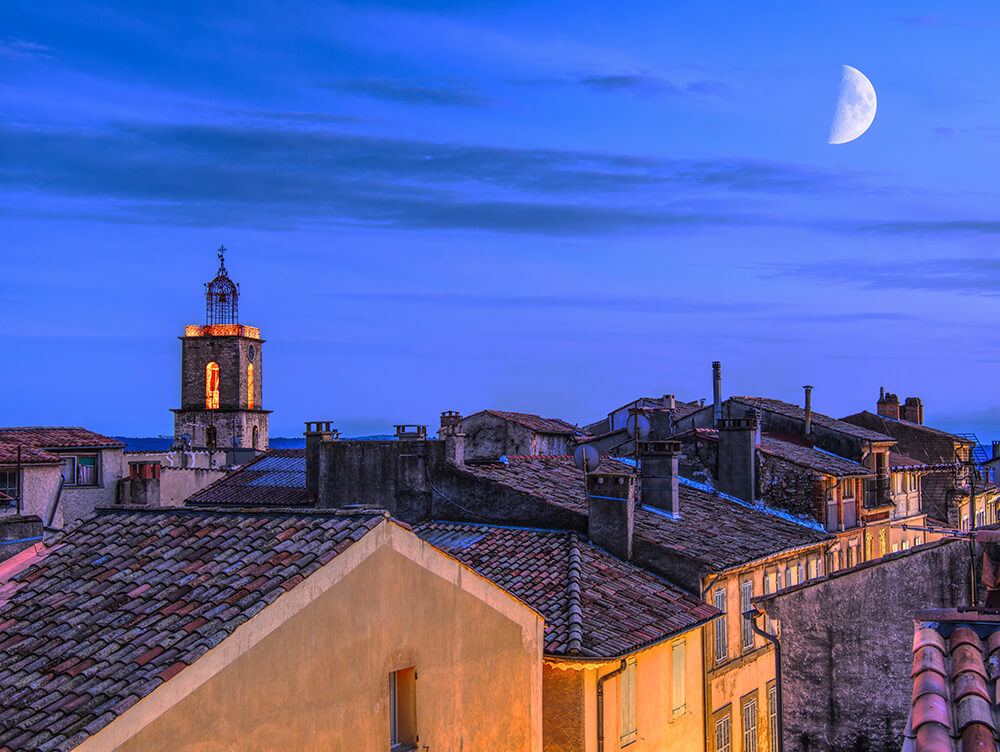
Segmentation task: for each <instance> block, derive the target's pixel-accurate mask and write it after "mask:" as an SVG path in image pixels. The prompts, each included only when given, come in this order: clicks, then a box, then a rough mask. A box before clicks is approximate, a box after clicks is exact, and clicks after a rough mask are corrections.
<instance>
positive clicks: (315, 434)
mask: <svg viewBox="0 0 1000 752" xmlns="http://www.w3.org/2000/svg"><path fill="white" fill-rule="evenodd" d="M332 425H333V421H332V420H307V421H306V430H305V434H304V435H305V437H306V490H307V491H308V492H309V493H311V494H312V495H313V498H314V499H318V498H319V445H320V444H321V443H322V442H323V439H324V438H326V440H327V441H333V440H334V439H336V438H337V437H338V436H340V431H338V430H336V429H335V428H332V427H331V426H332Z"/></svg>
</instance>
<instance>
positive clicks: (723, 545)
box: [462, 456, 831, 570]
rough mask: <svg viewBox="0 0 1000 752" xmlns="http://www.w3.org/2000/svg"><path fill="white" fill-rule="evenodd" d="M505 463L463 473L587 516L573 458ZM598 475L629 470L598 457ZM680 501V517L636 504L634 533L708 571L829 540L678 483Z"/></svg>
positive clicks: (477, 466) (521, 459) (476, 466)
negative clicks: (694, 562)
mask: <svg viewBox="0 0 1000 752" xmlns="http://www.w3.org/2000/svg"><path fill="white" fill-rule="evenodd" d="M507 460H508V461H507V463H502V462H488V463H477V464H467V465H465V466H464V467H463V468H462V469H463V470H464V471H465V472H468V473H471V474H473V475H476V476H478V477H481V478H487V479H489V480H492V481H495V482H497V483H501V484H503V485H505V486H508V487H510V488H513V489H515V490H518V491H521V492H523V493H527V494H531V495H533V496H537V497H539V498H541V499H543V500H545V501H547V502H549V503H552V504H556V505H558V506H562V507H565V508H567V509H571V510H573V511H576V512H579V513H582V514H586V513H587V511H588V509H587V494H586V487H585V485H584V480H583V475H582V474H581V473H580V471H579V470H578V469H577V467H576V465H575V464H574V462H573V458H572V457H561V456H539V457H508V458H507ZM598 471H600V472H620V473H631V472H632V471H633V468H632V466H631V465H629V464H627V463H625V462H621V461H620V460H616V459H613V458H611V457H602V458H601V464H600V466H599V468H598ZM680 497H681V518H680V519H674V518H672V517H670V516H669V515H668V514H666V513H664V512H662V511H660V510H657V509H654V508H653V507H647V506H642V505H640V506H639V507H638V508H637V509H636V514H635V531H636V534H637V535H639V536H640V537H643V538H645V539H647V540H649V541H653V542H655V543H657V544H659V545H661V546H666V547H669V548H672V549H674V550H677V551H679V552H681V553H683V554H685V555H687V556H690V557H691V558H693V559H696V560H698V561H701V562H704V564H705V565H707V566H708V567H709V568H711V569H715V570H721V569H726V568H728V567H731V566H736V565H739V564H745V563H748V562H751V561H756V560H758V559H762V558H765V557H767V556H771V555H773V554H776V553H780V552H782V551H786V550H789V549H793V548H799V547H802V546H808V545H818V544H820V543H822V542H823V541H825V540H830V539H831V536H830V535H829V534H828V533H824V532H821V531H818V530H815V529H812V528H809V527H805V526H803V525H800V524H797V523H796V522H793V521H790V520H789V519H787V518H786V517H783V516H780V515H775V514H770V513H768V512H766V511H761V510H760V509H758V508H755V507H751V506H748V505H745V504H741V503H738V502H736V501H733V500H730V499H729V498H727V497H725V496H721V495H719V494H716V493H712V492H709V491H704V490H701V489H699V488H695V487H692V486H690V485H684V484H682V485H681V487H680Z"/></svg>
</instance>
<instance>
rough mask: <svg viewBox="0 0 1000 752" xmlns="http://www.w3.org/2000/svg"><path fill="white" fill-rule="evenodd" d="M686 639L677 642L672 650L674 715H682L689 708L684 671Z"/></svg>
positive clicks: (671, 667)
mask: <svg viewBox="0 0 1000 752" xmlns="http://www.w3.org/2000/svg"><path fill="white" fill-rule="evenodd" d="M684 650H685V645H684V640H681V641H680V642H675V643H674V646H673V648H671V650H670V670H671V672H672V674H673V682H672V687H673V689H672V693H673V700H672V703H673V706H674V715H675V716H677V715H681V714H683V713H684V712H685V711H686V710H687V695H686V693H685V687H684V671H685V656H684Z"/></svg>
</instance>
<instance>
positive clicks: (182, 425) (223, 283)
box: [173, 247, 271, 451]
mask: <svg viewBox="0 0 1000 752" xmlns="http://www.w3.org/2000/svg"><path fill="white" fill-rule="evenodd" d="M225 251H226V249H225V247H220V248H219V271H218V272H217V273H216V275H215V279H213V280H212V281H211V282H208V283H207V284H206V285H205V325H204V326H200V325H197V324H191V325H188V326H185V327H184V336H183V337H181V338H180V340H181V353H182V360H181V407H180V409H179V410H174V411H173V413H174V442H175V445H184V444H186V445H188V446H192V447H204V448H213V447H217V448H219V449H232V448H241V449H256V450H258V451H264V450H265V449H267V446H268V432H267V417H268V414H269V413H270V412H271V411H270V410H264V409H263V406H262V395H263V389H262V388H261V383H262V381H263V378H262V377H263V373H262V353H261V350H262V349H263V345H264V340H262V339H261V338H260V330H259V329H256V328H254V327H252V326H244V325H242V324H240V322H239V310H238V304H239V297H240V286H239V284H238V283H236V282H233V281H232V280H231V279H230V278H229V274H228V273H227V272H226V262H225V258H224V254H225Z"/></svg>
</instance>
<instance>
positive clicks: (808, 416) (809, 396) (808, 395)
mask: <svg viewBox="0 0 1000 752" xmlns="http://www.w3.org/2000/svg"><path fill="white" fill-rule="evenodd" d="M802 388H803V389H805V392H806V430H805V434H806V436H810V435H812V422H813V406H812V391H813V388H812V387H811V386H809V385H806V386H804V387H802Z"/></svg>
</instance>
